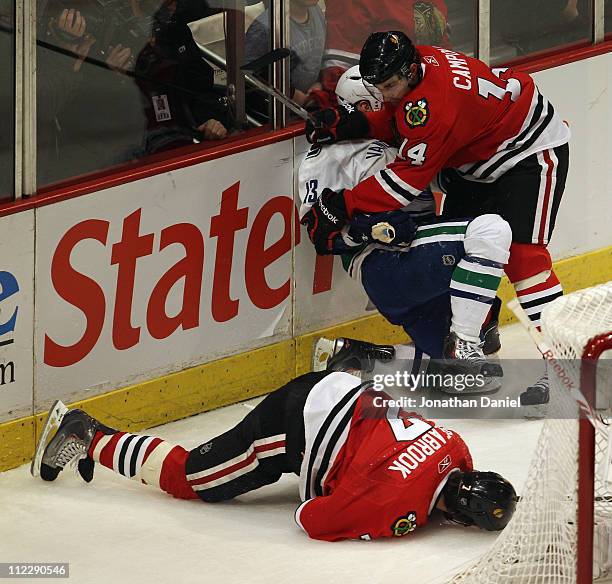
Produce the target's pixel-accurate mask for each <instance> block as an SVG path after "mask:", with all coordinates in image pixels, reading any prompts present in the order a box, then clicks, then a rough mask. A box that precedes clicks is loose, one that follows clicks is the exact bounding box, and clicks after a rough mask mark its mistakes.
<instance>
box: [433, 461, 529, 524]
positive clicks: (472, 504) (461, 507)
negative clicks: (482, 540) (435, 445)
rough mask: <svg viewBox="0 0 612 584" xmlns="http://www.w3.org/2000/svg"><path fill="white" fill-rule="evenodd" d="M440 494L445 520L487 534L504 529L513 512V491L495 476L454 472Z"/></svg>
mask: <svg viewBox="0 0 612 584" xmlns="http://www.w3.org/2000/svg"><path fill="white" fill-rule="evenodd" d="M443 494H444V503H445V505H446V508H447V512H446V515H447V517H448V518H449V519H451V520H452V521H455V522H456V523H461V524H462V525H476V526H478V527H480V528H481V529H486V530H488V531H499V530H501V529H503V528H504V527H506V525H507V524H508V522H509V521H510V519H511V518H512V515H514V510H515V509H516V501H517V496H516V491H515V490H514V487H513V486H512V485H511V484H510V482H509V481H507V480H506V479H505V478H504V477H502V476H501V475H499V474H497V473H496V472H483V471H471V472H460V471H455V472H453V473H452V474H451V475H450V476H449V477H448V481H447V483H446V485H445V486H444V490H443Z"/></svg>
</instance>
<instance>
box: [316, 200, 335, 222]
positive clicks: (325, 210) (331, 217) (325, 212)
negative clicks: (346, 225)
mask: <svg viewBox="0 0 612 584" xmlns="http://www.w3.org/2000/svg"><path fill="white" fill-rule="evenodd" d="M319 207H321V211H322V213H323V215H325V216H326V217H327V218H328V219H329V220H330V221H331V222H332V223H333V224H334V225H336V223H338V217H334V215H333V214H332V212H331V211H330V210H329V209H328V208H327V207H326V206H325V205H324V204H323V203H322V202H321V201H319Z"/></svg>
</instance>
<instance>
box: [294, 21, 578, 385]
mask: <svg viewBox="0 0 612 584" xmlns="http://www.w3.org/2000/svg"><path fill="white" fill-rule="evenodd" d="M360 72H361V74H362V76H363V78H364V80H365V81H367V82H369V83H370V84H371V85H373V86H375V87H376V89H377V90H378V91H379V92H382V94H383V97H384V100H385V102H386V104H385V107H384V108H383V109H382V110H381V111H379V112H369V113H366V114H364V113H361V112H352V113H350V114H344V113H342V112H336V111H334V110H324V111H322V112H320V113H319V114H317V115H318V116H319V123H318V124H309V125H307V137H308V138H309V140H311V141H313V142H323V143H329V142H333V141H335V140H338V139H356V138H359V137H364V136H365V137H376V138H379V139H382V140H387V141H391V142H393V141H394V140H395V141H396V143H397V144H398V145H399V155H398V158H397V160H396V161H395V162H394V163H392V164H390V165H388V166H387V168H386V169H384V170H382V171H380V172H378V173H376V174H375V175H374V176H372V177H370V178H368V179H366V180H364V181H362V182H361V183H359V184H358V185H356V186H355V187H354V188H353V189H345V190H344V191H341V192H338V193H334V192H332V191H324V192H323V193H322V195H321V197H320V199H319V200H318V202H317V204H315V205H314V206H313V209H312V212H311V216H310V217H308V216H305V217H304V220H303V222H305V223H307V224H309V225H312V224H313V223H314V222H315V221H316V224H317V227H316V229H314V230H312V229H311V230H309V235H310V236H311V238H312V239H313V241H315V242H318V243H319V246H318V247H319V249H321V246H322V245H323V243H322V242H325V241H327V239H328V236H329V233H333V232H335V231H337V229H338V225H342V224H344V223H345V222H346V221H348V219H349V218H350V217H352V215H353V214H355V213H358V212H377V211H383V210H389V209H398V208H401V207H406V206H409V205H410V203H411V202H413V201H415V200H416V199H417V198H418V196H419V195H420V193H421V192H422V191H423V189H424V188H426V187H427V185H428V184H429V183H430V182H431V181H432V180H434V179H435V178H436V177H437V178H438V183H439V185H440V187H441V189H442V190H443V191H444V192H445V193H446V199H445V203H444V213H443V215H444V217H447V218H449V219H452V218H458V217H469V216H477V215H482V214H484V213H496V214H499V215H501V216H502V217H503V218H504V219H505V220H506V221H508V223H509V224H510V227H511V228H512V235H513V244H512V246H511V248H510V259H509V262H508V264H507V266H506V268H505V270H506V274H507V275H508V278H509V279H510V281H511V282H512V284H513V285H514V288H515V290H516V293H517V296H518V299H519V301H520V302H521V304H522V306H523V308H525V310H526V311H527V313H528V314H529V316H530V318H531V320H532V321H533V322H534V324H535V325H536V326H538V325H539V319H540V313H541V311H542V309H543V308H544V307H545V306H546V305H547V304H548V303H549V302H551V301H552V300H554V299H555V298H557V297H558V296H560V295H561V294H562V290H561V286H560V284H559V280H558V279H557V277H556V275H555V273H554V271H553V269H552V260H551V257H550V254H549V252H548V250H547V247H546V246H547V244H548V242H549V239H550V237H551V235H552V231H553V228H554V225H555V219H556V215H557V211H558V208H559V204H560V202H561V197H562V195H563V190H564V187H565V180H566V176H567V170H568V164H569V147H568V141H569V137H570V132H569V129H568V127H567V126H566V125H565V124H564V123H563V121H562V120H561V119H560V117H559V116H558V115H557V114H556V112H555V110H554V108H553V106H552V104H551V103H550V102H549V101H548V100H547V99H546V97H545V96H544V95H542V94H541V93H540V91H539V90H538V88H537V87H536V85H535V83H534V81H533V79H532V78H531V77H530V76H529V75H527V74H526V73H521V72H519V71H515V70H512V69H508V68H498V69H491V68H489V67H488V66H487V65H485V64H484V63H483V62H481V61H478V60H477V59H472V58H470V57H467V56H466V55H462V54H460V53H457V52H455V51H451V50H448V49H441V48H436V47H429V46H418V47H415V46H414V45H413V44H412V42H411V41H410V39H409V38H408V37H407V36H406V35H405V34H403V33H402V32H399V31H390V32H379V33H374V34H372V35H371V36H370V37H369V38H368V40H367V41H366V43H365V45H364V47H363V49H362V52H361V56H360ZM324 211H326V212H324ZM464 340H465V341H468V342H476V339H464ZM544 393H545V392H544Z"/></svg>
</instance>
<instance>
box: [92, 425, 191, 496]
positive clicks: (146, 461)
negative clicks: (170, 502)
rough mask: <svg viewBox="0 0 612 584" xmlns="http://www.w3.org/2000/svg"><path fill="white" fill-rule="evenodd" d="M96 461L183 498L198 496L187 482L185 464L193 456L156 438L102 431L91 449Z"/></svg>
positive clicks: (97, 434)
mask: <svg viewBox="0 0 612 584" xmlns="http://www.w3.org/2000/svg"><path fill="white" fill-rule="evenodd" d="M88 454H89V456H90V457H91V458H92V459H93V460H94V462H99V463H100V464H101V465H102V466H105V467H107V468H110V469H111V470H113V471H115V472H116V473H118V474H121V475H123V476H125V477H128V478H130V479H134V480H137V481H139V482H143V483H145V484H147V485H154V486H156V487H159V488H160V489H162V490H163V491H166V492H167V493H169V494H171V495H174V496H175V497H179V498H181V499H194V498H196V497H197V495H196V494H195V493H194V491H193V490H192V489H191V487H190V486H189V484H188V483H187V480H186V477H185V462H186V460H187V456H188V455H189V453H188V452H187V451H186V450H185V449H184V448H182V447H181V446H175V445H174V444H169V443H168V442H166V441H164V440H162V439H161V438H157V437H155V436H142V435H140V434H130V433H128V432H114V433H112V434H108V433H105V432H101V431H98V432H96V435H95V436H94V439H93V441H92V443H91V445H90V447H89V451H88Z"/></svg>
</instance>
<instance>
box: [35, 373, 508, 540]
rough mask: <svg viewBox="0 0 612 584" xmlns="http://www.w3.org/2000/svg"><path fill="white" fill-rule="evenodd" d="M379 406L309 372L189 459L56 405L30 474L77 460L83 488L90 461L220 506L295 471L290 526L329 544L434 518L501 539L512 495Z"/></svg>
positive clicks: (354, 387) (443, 432)
mask: <svg viewBox="0 0 612 584" xmlns="http://www.w3.org/2000/svg"><path fill="white" fill-rule="evenodd" d="M387 399H388V396H387V394H385V393H384V392H380V391H374V390H373V389H372V383H371V382H365V383H362V382H361V379H359V377H356V376H355V375H352V374H350V373H348V372H340V371H335V372H320V373H309V374H306V375H302V376H301V377H298V378H296V379H294V380H292V381H290V382H289V383H287V384H286V385H285V386H283V387H281V388H280V389H278V390H276V391H274V392H272V393H271V394H269V395H268V396H267V397H266V398H265V399H264V400H263V401H262V402H261V403H260V404H259V405H257V407H255V409H253V410H252V411H251V412H250V413H249V414H248V415H247V416H246V417H245V418H244V419H243V420H242V421H241V422H240V423H239V424H238V425H237V426H235V427H234V428H232V429H231V430H229V431H227V432H225V433H224V434H221V435H220V436H217V437H215V438H212V439H211V440H208V441H207V442H205V443H204V444H202V445H200V446H198V447H196V448H194V449H193V450H191V451H187V450H185V449H184V448H182V447H181V446H177V445H173V444H169V443H168V442H165V441H164V440H161V439H160V438H155V437H153V436H145V435H136V434H130V433H127V432H121V431H118V430H114V429H112V428H109V427H107V426H105V425H103V424H102V423H101V422H99V421H97V420H95V419H93V418H91V417H90V416H88V415H87V414H86V413H85V412H83V411H81V410H76V409H75V410H68V411H67V412H66V409H65V407H64V406H63V404H61V402H56V404H54V406H53V408H52V409H51V411H50V414H49V417H48V418H47V422H46V424H45V427H44V428H43V432H42V434H41V439H40V442H39V444H38V446H37V451H36V455H35V458H34V460H33V463H32V474H33V475H35V476H37V475H40V476H41V477H42V478H43V479H44V480H47V481H52V480H55V479H56V478H57V476H58V474H59V473H60V471H61V470H62V469H63V468H65V466H66V465H67V464H68V463H69V462H70V461H71V460H74V459H75V458H76V459H78V470H79V473H80V474H81V476H82V477H83V479H85V480H86V481H87V482H89V481H91V480H92V478H93V472H94V465H95V463H96V462H97V463H99V464H101V465H102V466H106V467H108V468H110V469H112V470H114V471H115V472H117V473H119V474H122V475H124V476H126V477H128V478H131V479H134V480H136V481H138V482H142V483H146V484H150V485H154V486H156V487H158V488H160V489H162V490H164V491H165V492H167V493H169V494H171V495H173V496H175V497H177V498H181V499H201V500H203V501H205V502H216V501H222V500H226V499H231V498H233V497H236V496H239V495H241V494H243V493H246V492H248V491H251V490H253V489H257V488H259V487H262V486H264V485H267V484H271V483H274V482H276V481H277V480H278V479H279V478H280V476H281V474H283V473H295V474H297V475H299V477H300V480H299V483H300V484H299V490H300V498H301V500H302V503H301V505H300V506H299V507H298V508H297V510H296V513H295V519H296V522H297V523H298V525H299V526H300V527H301V528H302V529H303V530H304V531H305V532H306V533H307V534H308V535H309V536H310V537H312V538H315V539H322V540H327V541H336V540H341V539H375V538H381V537H399V536H403V535H406V534H408V533H410V532H412V531H414V530H415V529H416V528H418V527H420V526H422V525H424V524H425V523H427V521H428V519H429V516H430V514H431V513H432V512H433V511H434V509H436V508H437V509H439V510H442V511H443V512H444V513H446V514H447V517H448V518H449V519H451V520H453V521H456V522H459V523H462V524H464V525H476V526H478V527H481V528H483V529H488V530H500V529H503V528H504V527H505V526H506V524H507V523H508V521H509V520H510V518H511V517H512V514H513V513H514V509H515V506H516V493H515V491H514V489H513V487H512V485H511V484H510V483H509V482H508V481H507V480H505V479H504V478H502V477H501V476H500V475H498V474H496V473H493V472H479V471H474V470H473V467H472V458H471V456H470V452H469V450H468V448H467V446H466V444H465V443H464V442H463V440H462V439H461V437H460V436H459V435H458V434H457V433H456V432H454V431H452V430H448V429H446V428H443V427H441V426H437V425H436V424H435V423H434V422H432V421H429V420H425V419H424V418H421V417H420V416H418V415H417V414H414V413H407V412H404V411H402V410H401V409H399V408H398V407H396V406H395V404H393V403H389V402H387V401H385V400H387ZM55 426H57V431H56V432H55V434H54V435H53V437H52V438H51V440H50V441H49V442H48V443H47V440H46V437H47V435H48V434H50V432H51V431H53V430H54V429H55Z"/></svg>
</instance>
